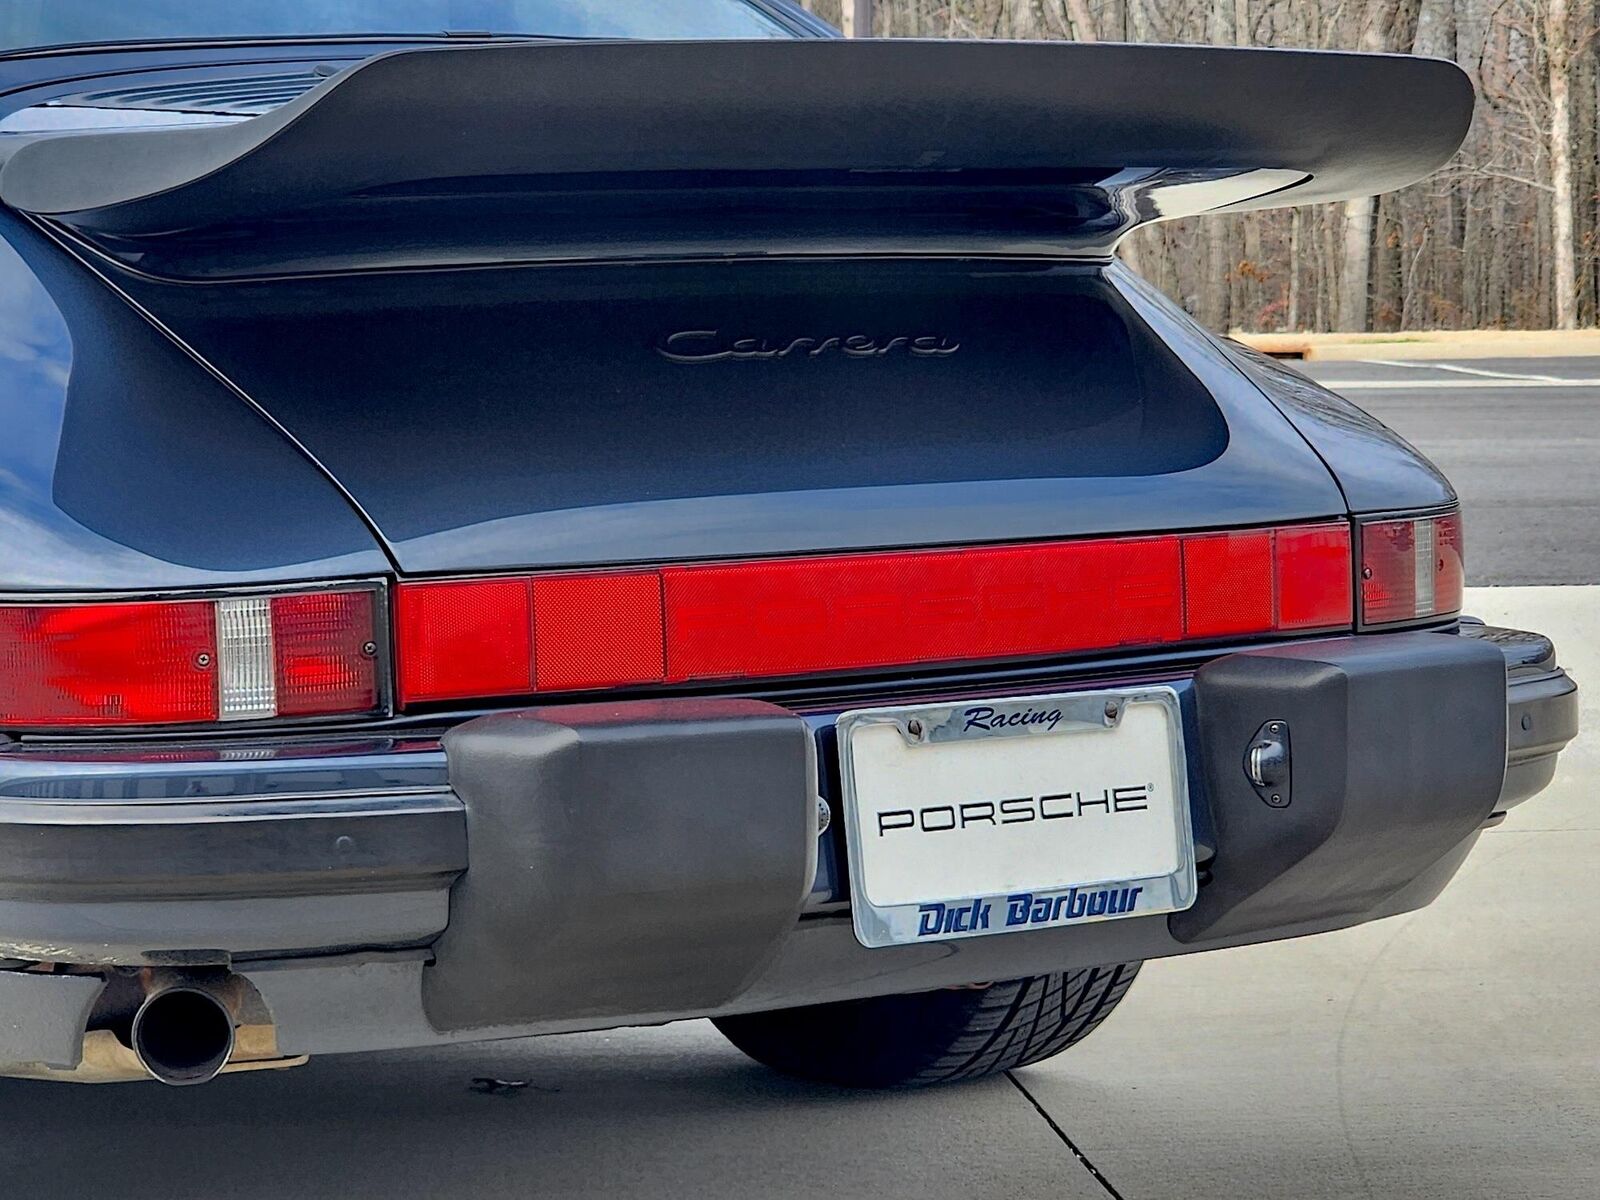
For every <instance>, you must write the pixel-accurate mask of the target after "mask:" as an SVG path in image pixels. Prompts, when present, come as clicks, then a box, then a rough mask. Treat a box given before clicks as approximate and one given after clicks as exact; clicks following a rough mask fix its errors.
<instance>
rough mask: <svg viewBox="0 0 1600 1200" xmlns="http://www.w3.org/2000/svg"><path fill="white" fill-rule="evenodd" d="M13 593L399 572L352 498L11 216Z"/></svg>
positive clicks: (7, 222) (0, 462)
mask: <svg viewBox="0 0 1600 1200" xmlns="http://www.w3.org/2000/svg"><path fill="white" fill-rule="evenodd" d="M0 430H3V431H4V434H3V436H0V590H3V591H36V590H49V591H101V590H113V591H114V590H151V589H161V588H178V587H203V586H207V585H218V584H230V583H247V582H256V581H260V582H268V581H274V582H275V581H288V580H298V579H314V578H321V577H328V576H345V575H362V574H374V573H379V572H383V571H385V570H387V569H388V566H389V564H388V560H387V559H386V558H385V557H384V555H383V553H382V552H381V550H380V549H379V548H378V545H377V543H376V542H375V541H374V539H373V538H372V536H371V535H370V534H369V533H368V532H367V529H366V527H365V525H364V524H363V523H362V521H361V519H360V518H359V516H358V515H357V514H356V512H355V511H354V510H353V509H352V507H351V506H350V504H349V503H348V502H347V501H346V500H345V499H344V497H343V496H341V495H340V493H339V491H338V490H337V489H336V488H335V487H334V486H333V485H332V484H330V483H329V481H328V480H327V478H326V477H325V476H324V475H323V474H322V473H321V472H320V471H318V469H317V468H316V467H315V466H314V465H313V464H312V463H311V462H310V461H309V460H308V459H307V458H306V457H305V456H304V455H302V454H301V453H300V452H299V451H298V450H297V449H296V448H295V447H294V446H293V445H292V444H291V443H290V442H288V441H287V440H286V439H285V438H284V437H283V436H282V434H280V433H279V432H278V431H277V430H275V429H274V428H273V427H272V426H271V425H270V424H269V423H268V422H267V421H266V420H264V419H263V418H262V417H261V416H259V415H258V414H257V413H255V412H254V411H252V410H251V409H250V408H249V406H248V405H247V404H246V403H245V402H244V401H243V400H241V399H240V398H239V397H238V396H237V395H236V394H234V393H233V392H232V391H231V390H230V389H229V388H227V387H226V386H225V385H223V384H222V383H221V382H219V381H218V380H217V379H215V378H214V377H213V376H211V375H210V374H209V373H208V372H207V371H206V370H205V369H204V368H203V367H201V366H200V365H199V364H197V363H196V362H195V360H194V359H193V358H192V357H190V356H189V355H188V354H187V353H185V352H184V351H183V350H182V349H181V348H180V347H178V346H177V345H175V344H174V343H173V342H172V341H171V340H170V339H168V338H167V337H165V336H164V335H163V334H162V333H161V332H160V331H159V330H158V329H156V328H155V327H154V326H153V325H152V324H150V323H149V322H148V321H146V320H145V319H144V318H143V317H142V316H141V315H140V314H139V313H138V312H137V311H136V310H135V309H133V308H132V307H131V306H130V305H129V304H127V303H126V302H125V301H123V300H122V299H121V298H119V297H118V296H117V295H116V294H115V293H114V292H113V291H112V290H111V289H110V288H108V287H107V286H106V284H105V283H104V282H103V281H101V280H100V279H97V278H95V277H94V276H93V275H91V274H90V273H89V272H87V271H85V270H84V269H83V268H82V267H81V266H80V265H79V264H78V263H76V262H74V261H73V260H72V259H71V258H70V257H69V256H68V255H67V254H66V253H65V252H64V251H62V250H61V248H60V247H58V246H56V245H54V244H52V243H50V242H49V241H47V240H46V239H45V238H44V237H43V236H42V235H40V234H39V233H38V232H37V231H36V230H35V229H33V228H32V227H31V226H29V225H28V224H26V223H25V222H23V221H22V220H20V219H18V218H17V217H15V216H14V215H12V214H9V213H0Z"/></svg>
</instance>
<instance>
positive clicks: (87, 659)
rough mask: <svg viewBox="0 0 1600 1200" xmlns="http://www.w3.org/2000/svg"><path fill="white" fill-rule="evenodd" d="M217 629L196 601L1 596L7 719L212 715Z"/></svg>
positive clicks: (1, 703) (92, 721)
mask: <svg viewBox="0 0 1600 1200" xmlns="http://www.w3.org/2000/svg"><path fill="white" fill-rule="evenodd" d="M216 660H217V630H216V622H215V621H214V620H213V618H212V612H211V605H210V604H209V603H206V602H204V601H196V602H187V601H184V602H150V603H137V604H85V605H71V606H67V605H59V606H58V605H45V604H40V605H24V604H7V605H3V606H0V720H3V722H4V724H6V725H8V726H35V725H62V726H73V725H159V724H165V723H167V722H175V721H214V720H216V719H217V672H216Z"/></svg>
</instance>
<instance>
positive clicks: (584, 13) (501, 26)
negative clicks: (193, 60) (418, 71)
mask: <svg viewBox="0 0 1600 1200" xmlns="http://www.w3.org/2000/svg"><path fill="white" fill-rule="evenodd" d="M444 33H461V34H468V33H496V34H526V35H538V36H544V37H561V38H567V37H570V38H663V39H671V38H777V37H792V36H794V34H793V33H792V32H791V31H789V30H788V29H786V28H785V27H784V26H783V25H782V24H781V23H780V22H779V21H777V20H776V19H774V18H773V17H771V16H769V15H767V14H766V13H764V12H762V11H761V10H760V9H759V8H757V7H756V6H754V5H752V4H750V3H747V0H228V2H227V3H226V4H218V3H215V0H5V3H4V4H0V52H3V51H6V50H21V49H27V48H33V47H41V46H62V45H77V44H84V43H93V42H124V41H150V40H155V41H169V40H170V41H181V40H185V39H207V38H233V37H239V38H248V37H293V36H323V35H327V36H334V35H339V34H359V35H369V36H370V35H383V34H394V35H400V36H405V35H418V34H424V35H429V36H437V35H439V34H444Z"/></svg>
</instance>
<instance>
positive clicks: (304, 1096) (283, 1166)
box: [0, 1022, 1096, 1200]
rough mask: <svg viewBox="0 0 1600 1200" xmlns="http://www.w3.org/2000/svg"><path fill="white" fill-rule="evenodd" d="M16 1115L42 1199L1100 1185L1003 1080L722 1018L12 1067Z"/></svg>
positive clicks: (11, 1160)
mask: <svg viewBox="0 0 1600 1200" xmlns="http://www.w3.org/2000/svg"><path fill="white" fill-rule="evenodd" d="M483 1079H491V1080H499V1081H506V1082H508V1083H512V1084H521V1085H524V1086H518V1087H513V1088H498V1089H496V1088H492V1087H491V1088H490V1090H484V1089H485V1088H486V1087H489V1086H490V1085H484V1084H482V1083H475V1081H477V1080H483ZM0 1114H3V1121H0V1129H3V1132H0V1145H3V1151H0V1158H3V1159H4V1161H5V1162H6V1164H7V1165H6V1168H5V1171H6V1174H7V1177H8V1178H9V1180H10V1181H11V1184H12V1185H13V1186H16V1185H23V1186H21V1187H19V1189H18V1190H17V1191H16V1192H13V1193H10V1194H14V1195H17V1196H19V1197H29V1198H33V1197H43V1196H52V1195H56V1194H60V1195H67V1194H74V1195H82V1194H85V1193H87V1192H90V1191H93V1190H98V1189H99V1188H100V1187H101V1186H104V1187H106V1188H108V1189H109V1188H115V1189H116V1194H117V1195H118V1196H119V1200H120V1198H131V1197H139V1196H146V1195H148V1196H161V1197H163V1200H169V1198H170V1197H171V1196H173V1195H190V1194H194V1195H207V1196H229V1197H235V1196H236V1197H273V1198H274V1200H288V1198H293V1200H299V1198H301V1197H307V1196H339V1197H348V1198H359V1197H367V1196H373V1197H376V1196H382V1197H386V1198H391V1200H394V1198H405V1197H439V1196H445V1195H450V1196H461V1197H478V1196H491V1195H500V1194H501V1193H505V1194H508V1195H510V1194H515V1195H518V1196H525V1195H530V1194H533V1195H555V1196H607V1197H615V1196H635V1195H637V1196H678V1195H683V1196H690V1195H695V1196H704V1195H718V1194H727V1195H730V1196H748V1195H760V1196H769V1195H770V1196H788V1195H792V1196H807V1197H813V1196H815V1195H816V1194H817V1193H818V1192H819V1191H832V1192H836V1193H839V1194H842V1195H846V1196H872V1197H874V1200H881V1198H886V1197H899V1196H906V1197H918V1198H920V1200H927V1198H929V1197H938V1196H946V1195H948V1196H973V1195H1001V1194H1003V1195H1006V1196H1008V1197H1019V1196H1035V1195H1037V1196H1051V1197H1061V1196H1068V1197H1072V1196H1079V1195H1082V1196H1093V1195H1095V1194H1096V1193H1095V1191H1094V1190H1093V1189H1092V1187H1091V1186H1089V1181H1088V1178H1087V1176H1086V1175H1085V1174H1084V1173H1083V1171H1082V1168H1081V1167H1080V1166H1079V1165H1078V1163H1077V1162H1076V1160H1075V1159H1074V1158H1073V1157H1072V1155H1071V1152H1070V1151H1069V1150H1068V1149H1067V1148H1066V1147H1065V1146H1064V1145H1063V1144H1062V1143H1061V1142H1060V1141H1059V1139H1058V1138H1057V1137H1056V1135H1055V1134H1054V1133H1052V1132H1051V1130H1050V1128H1049V1126H1048V1125H1047V1124H1046V1123H1045V1122H1044V1121H1043V1120H1042V1119H1040V1117H1039V1116H1038V1114H1037V1113H1036V1112H1035V1111H1034V1110H1033V1109H1032V1107H1031V1105H1029V1104H1028V1102H1027V1100H1026V1099H1025V1098H1024V1097H1023V1096H1022V1095H1021V1093H1019V1092H1018V1091H1017V1090H1016V1089H1015V1088H1014V1087H1013V1086H1012V1085H1011V1084H1010V1083H1009V1082H1008V1081H1006V1080H1005V1079H1004V1078H1001V1079H994V1080H986V1081H980V1082H977V1083H974V1084H968V1085H963V1086H958V1087H948V1088H938V1089H931V1090H923V1091H906V1092H891V1093H873V1092H853V1091H846V1090H841V1089H836V1088H827V1087H819V1086H812V1085H809V1084H806V1083H802V1082H799V1081H795V1080H791V1079H786V1078H784V1077H782V1076H779V1075H775V1074H773V1073H771V1072H769V1071H767V1070H765V1069H763V1068H761V1067H758V1066H756V1065H755V1064H752V1063H749V1062H747V1061H746V1060H745V1059H743V1057H742V1056H740V1055H739V1053H738V1052H737V1051H735V1050H734V1049H732V1047H730V1046H728V1045H727V1044H726V1043H725V1042H723V1041H722V1040H721V1038H720V1037H719V1036H718V1035H717V1034H716V1033H715V1032H714V1031H713V1030H712V1029H711V1028H710V1026H709V1025H707V1024H705V1023H703V1022H693V1023H688V1024H684V1025H678V1026H671V1027H667V1028H662V1029H650V1030H625V1031H617V1032H615V1033H610V1034H583V1035H571V1036H566V1037H556V1038H539V1039H526V1040H521V1041H515V1042H500V1043H494V1044H490V1045H479V1046H462V1047H450V1048H445V1049H436V1050H427V1051H416V1052H393V1053H387V1054H378V1055H367V1056H353V1057H337V1058H325V1059H319V1060H315V1061H313V1062H312V1063H310V1064H309V1065H307V1066H305V1067H300V1068H297V1069H294V1070H290V1071H284V1072H272V1073H258V1074H253V1075H240V1076H233V1077H223V1078H221V1079H219V1080H217V1081H216V1082H214V1083H212V1084H208V1085H206V1086H205V1087H200V1088H178V1089H172V1088H163V1087H160V1086H158V1085H154V1084H143V1083H140V1084H122V1085H107V1086H101V1087H82V1086H75V1085H63V1084H46V1083H31V1082H20V1081H0ZM58 1189H59V1190H58ZM69 1189H70V1191H69Z"/></svg>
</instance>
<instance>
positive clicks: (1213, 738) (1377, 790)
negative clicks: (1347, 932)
mask: <svg viewBox="0 0 1600 1200" xmlns="http://www.w3.org/2000/svg"><path fill="white" fill-rule="evenodd" d="M1195 697H1196V707H1197V711H1198V715H1199V724H1200V743H1199V752H1200V754H1201V756H1202V758H1203V760H1204V762H1203V770H1204V776H1205V784H1206V795H1207V797H1208V799H1209V802H1210V805H1211V810H1212V816H1213V819H1214V823H1215V828H1216V844H1217V853H1216V858H1215V860H1214V861H1213V863H1212V865H1211V880H1210V882H1209V883H1208V884H1207V885H1206V886H1205V887H1204V888H1202V889H1201V890H1200V896H1199V899H1198V900H1197V901H1196V903H1195V905H1194V907H1193V908H1191V909H1189V910H1187V911H1185V912H1180V913H1175V914H1173V916H1172V917H1171V918H1170V919H1169V922H1168V924H1169V928H1170V929H1171V931H1172V933H1173V936H1175V937H1176V938H1178V940H1180V941H1182V942H1185V943H1189V944H1195V943H1206V942H1213V941H1225V940H1236V939H1239V938H1241V937H1246V936H1251V935H1261V934H1267V933H1269V932H1270V931H1272V930H1275V929H1286V928H1292V927H1295V926H1302V927H1313V926H1316V925H1318V924H1321V925H1324V926H1326V925H1328V924H1332V923H1336V922H1340V921H1343V922H1345V923H1349V921H1350V919H1351V918H1360V917H1361V916H1362V915H1363V914H1369V913H1376V912H1378V911H1380V910H1381V909H1382V906H1383V904H1384V903H1385V902H1386V901H1387V900H1388V898H1389V897H1390V896H1392V895H1395V894H1397V893H1398V892H1400V891H1401V890H1402V889H1404V888H1405V887H1406V886H1408V885H1409V884H1411V883H1412V882H1413V881H1414V880H1416V879H1417V878H1418V877H1419V876H1421V875H1423V874H1424V873H1425V872H1426V871H1427V870H1428V869H1429V868H1430V867H1431V866H1433V865H1434V864H1435V863H1438V862H1440V861H1442V860H1444V859H1445V858H1446V857H1447V856H1448V855H1449V854H1450V853H1451V852H1452V851H1454V850H1455V849H1456V848H1457V847H1459V846H1460V845H1461V844H1462V843H1464V842H1466V841H1467V840H1468V839H1469V838H1471V837H1473V836H1475V835H1476V833H1477V831H1478V830H1479V829H1480V828H1481V827H1482V825H1483V822H1484V821H1485V820H1486V819H1487V818H1488V817H1489V816H1490V814H1491V813H1492V812H1493V811H1494V809H1495V806H1496V804H1497V802H1498V797H1499V796H1500V794H1501V789H1502V785H1503V783H1504V780H1505V765H1506V711H1507V710H1506V670H1505V660H1504V656H1503V655H1502V654H1501V653H1500V651H1499V650H1498V648H1496V647H1495V646H1493V645H1491V644H1488V643H1486V642H1484V641H1482V640H1478V639H1472V638H1462V637H1457V636H1455V635H1453V634H1448V633H1396V634H1387V635H1384V636H1381V637H1375V636H1361V637H1349V638H1331V639H1328V640H1326V641H1322V642H1308V643H1304V644H1300V645H1294V646H1283V647H1274V648H1272V649H1268V650H1259V651H1253V652H1251V653H1247V654H1232V655H1229V656H1227V657H1226V658H1221V659H1218V660H1217V661H1215V662H1213V663H1208V664H1207V665H1206V666H1204V667H1202V668H1201V669H1200V670H1199V671H1198V672H1196V674H1195ZM1264 722H1278V723H1282V724H1286V725H1287V726H1288V727H1289V728H1290V729H1292V730H1293V733H1294V754H1293V762H1292V766H1291V769H1292V771H1293V773H1294V797H1293V802H1292V803H1290V804H1286V805H1283V806H1280V807H1274V806H1273V805H1271V804H1269V803H1266V802H1264V801H1263V799H1262V797H1261V796H1259V795H1258V794H1257V792H1256V789H1255V788H1254V787H1253V786H1252V785H1251V781H1250V778H1249V776H1248V775H1247V774H1246V770H1245V762H1244V758H1245V754H1246V752H1247V750H1248V747H1249V746H1250V744H1251V740H1252V739H1253V738H1254V736H1255V734H1256V731H1257V730H1259V729H1260V728H1261V726H1262V724H1263V723H1264Z"/></svg>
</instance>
